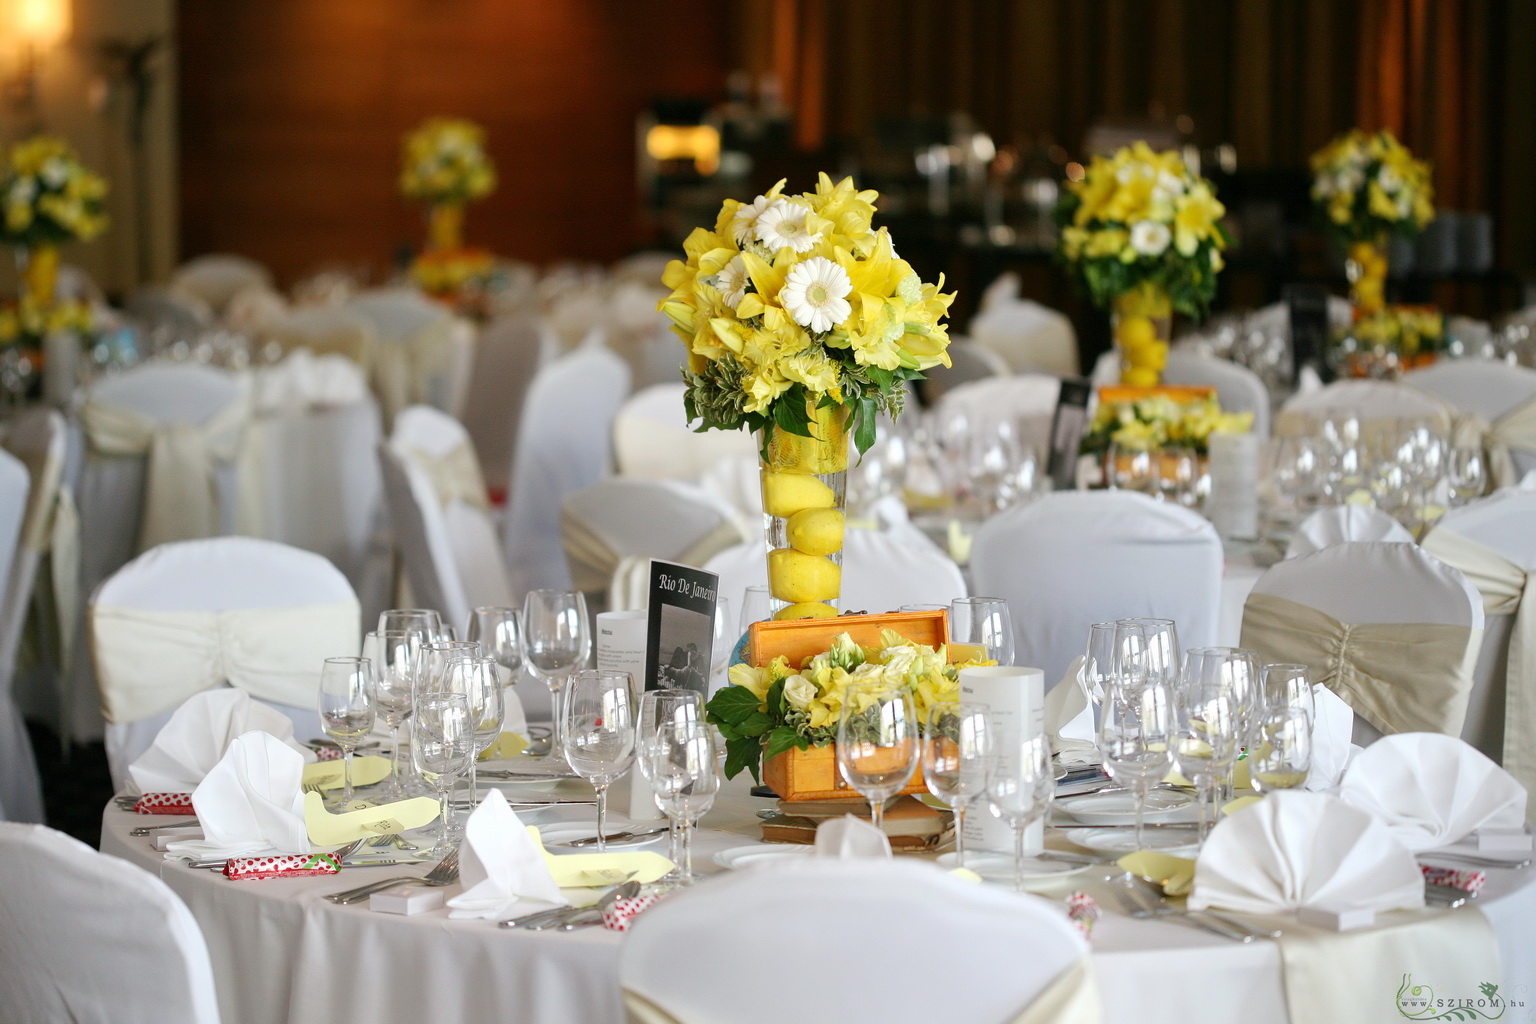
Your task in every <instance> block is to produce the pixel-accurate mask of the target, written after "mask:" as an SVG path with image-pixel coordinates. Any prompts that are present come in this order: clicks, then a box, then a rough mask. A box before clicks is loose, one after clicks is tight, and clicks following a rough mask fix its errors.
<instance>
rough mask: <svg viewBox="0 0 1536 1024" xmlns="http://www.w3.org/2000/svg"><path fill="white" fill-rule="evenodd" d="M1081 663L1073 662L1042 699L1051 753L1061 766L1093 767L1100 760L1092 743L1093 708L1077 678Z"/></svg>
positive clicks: (1081, 660) (1079, 658)
mask: <svg viewBox="0 0 1536 1024" xmlns="http://www.w3.org/2000/svg"><path fill="white" fill-rule="evenodd" d="M1082 670H1083V659H1082V658H1081V657H1078V658H1077V659H1076V660H1075V661H1073V662H1072V665H1071V667H1070V668H1068V669H1067V674H1066V675H1064V676H1062V677H1061V681H1060V682H1059V683H1057V684H1056V685H1055V686H1053V687H1051V690H1050V692H1049V693H1047V694H1046V695H1045V727H1046V730H1047V732H1048V733H1049V735H1050V739H1051V750H1052V751H1053V752H1055V753H1056V754H1057V756H1058V757H1059V758H1060V759H1061V763H1062V764H1064V765H1069V764H1093V763H1094V762H1096V761H1098V760H1099V748H1098V746H1097V745H1096V744H1095V743H1094V728H1093V708H1092V707H1091V706H1089V704H1088V695H1087V691H1086V689H1085V687H1084V686H1083V684H1082V682H1081V680H1080V679H1079V675H1080V674H1081V672H1082Z"/></svg>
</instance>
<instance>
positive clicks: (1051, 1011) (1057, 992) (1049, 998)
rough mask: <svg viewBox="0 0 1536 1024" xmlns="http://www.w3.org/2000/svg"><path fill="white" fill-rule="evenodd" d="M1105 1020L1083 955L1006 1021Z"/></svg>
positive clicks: (639, 1011) (637, 1002)
mask: <svg viewBox="0 0 1536 1024" xmlns="http://www.w3.org/2000/svg"><path fill="white" fill-rule="evenodd" d="M1485 927H1486V925H1485ZM624 1012H625V1018H626V1019H627V1020H628V1022H629V1024H710V1022H708V1021H685V1020H683V1019H682V1018H680V1017H676V1016H673V1014H672V1013H671V1012H669V1011H667V1010H664V1009H662V1008H661V1007H660V1006H657V1005H656V1004H655V1003H653V1002H651V1001H650V1000H649V999H647V998H645V996H642V995H641V994H640V993H638V992H635V991H633V990H631V989H625V990H624ZM1103 1019H1104V1011H1103V1007H1102V1006H1101V1005H1100V1003H1099V990H1098V987H1097V985H1096V984H1095V983H1094V979H1093V961H1092V960H1090V959H1089V958H1088V957H1083V958H1082V959H1081V960H1079V961H1077V963H1075V964H1073V965H1072V966H1071V967H1068V968H1067V969H1066V970H1064V971H1062V972H1061V973H1060V974H1058V975H1057V976H1056V977H1055V978H1054V979H1053V980H1052V981H1051V983H1050V984H1049V985H1047V986H1046V987H1045V989H1044V990H1042V991H1041V992H1040V994H1039V995H1037V996H1035V998H1034V1000H1033V1001H1032V1002H1031V1003H1030V1004H1029V1005H1028V1006H1027V1007H1025V1008H1024V1010H1023V1011H1021V1012H1020V1013H1019V1014H1018V1015H1017V1016H1015V1017H1012V1018H1010V1019H1009V1020H1007V1021H1004V1022H1003V1024H1099V1022H1100V1021H1102V1020H1103ZM1293 1019H1299V1018H1293ZM1362 1019H1363V1018H1362Z"/></svg>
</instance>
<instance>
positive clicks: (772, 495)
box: [758, 400, 848, 619]
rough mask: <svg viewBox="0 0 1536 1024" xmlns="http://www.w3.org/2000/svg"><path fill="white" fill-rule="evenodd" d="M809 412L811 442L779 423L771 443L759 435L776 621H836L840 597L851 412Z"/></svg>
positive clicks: (770, 585) (829, 408)
mask: <svg viewBox="0 0 1536 1024" xmlns="http://www.w3.org/2000/svg"><path fill="white" fill-rule="evenodd" d="M813 402H814V400H813ZM809 412H810V418H811V428H810V429H811V433H812V434H813V435H815V436H814V437H801V436H800V435H798V434H791V433H789V432H788V431H786V430H783V429H781V428H779V427H776V426H771V427H768V428H767V430H768V437H767V438H766V444H764V438H763V437H762V435H761V434H759V436H758V443H759V447H760V449H761V450H762V453H763V461H762V464H761V470H762V487H763V530H764V535H765V537H766V540H767V542H768V589H769V592H770V594H771V595H772V598H773V607H774V616H773V617H774V618H775V619H808V618H831V617H833V616H835V615H837V614H838V607H837V604H838V598H839V596H840V595H841V593H842V582H843V527H844V500H843V495H844V485H845V482H846V477H847V474H848V432H847V424H848V410H847V409H846V408H844V407H843V406H841V405H831V406H827V407H825V408H819V409H818V408H814V407H812V408H810V409H809Z"/></svg>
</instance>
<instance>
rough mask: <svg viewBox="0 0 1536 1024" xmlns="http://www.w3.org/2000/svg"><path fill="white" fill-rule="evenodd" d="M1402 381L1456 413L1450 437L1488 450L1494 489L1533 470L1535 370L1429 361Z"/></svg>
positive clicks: (1469, 361)
mask: <svg viewBox="0 0 1536 1024" xmlns="http://www.w3.org/2000/svg"><path fill="white" fill-rule="evenodd" d="M1403 383H1404V384H1407V385H1409V386H1411V387H1415V388H1418V389H1419V390H1420V391H1423V392H1426V393H1427V394H1430V395H1433V396H1434V397H1436V398H1438V399H1440V400H1441V401H1442V402H1444V403H1445V404H1446V405H1448V406H1450V407H1451V408H1452V409H1454V410H1455V411H1456V415H1457V422H1456V439H1457V441H1458V442H1459V443H1463V444H1466V443H1471V444H1480V445H1482V446H1483V447H1484V448H1486V449H1487V452H1488V471H1489V478H1490V480H1491V481H1492V482H1493V486H1494V487H1513V486H1514V485H1515V484H1516V483H1518V482H1519V481H1520V478H1521V477H1522V476H1524V475H1525V474H1526V473H1528V472H1530V471H1531V470H1532V469H1536V370H1532V369H1529V368H1527V367H1524V366H1510V365H1508V364H1507V363H1501V362H1492V361H1488V360H1482V359H1456V360H1445V361H1442V362H1438V363H1435V364H1434V365H1433V366H1428V367H1425V368H1424V369H1422V370H1414V371H1413V372H1412V373H1408V374H1404V376H1403Z"/></svg>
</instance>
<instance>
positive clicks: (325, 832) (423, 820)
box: [304, 793, 438, 846]
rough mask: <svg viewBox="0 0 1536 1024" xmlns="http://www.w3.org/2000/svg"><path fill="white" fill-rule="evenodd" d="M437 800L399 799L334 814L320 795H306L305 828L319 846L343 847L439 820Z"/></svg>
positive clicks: (422, 798)
mask: <svg viewBox="0 0 1536 1024" xmlns="http://www.w3.org/2000/svg"><path fill="white" fill-rule="evenodd" d="M437 812H438V805H437V801H436V800H434V799H433V798H432V797H429V796H417V797H412V798H411V799H409V800H398V801H396V802H395V803H392V804H382V805H380V806H378V807H364V808H361V809H359V810H355V811H343V812H341V813H340V814H332V813H331V812H330V811H327V810H326V809H325V801H324V799H322V798H321V796H320V794H319V793H305V794H304V827H305V828H306V829H307V830H308V831H309V841H310V842H312V843H314V844H315V845H316V846H341V845H343V844H345V843H350V842H352V841H353V840H355V839H364V838H366V837H368V836H383V835H389V834H390V833H391V832H405V831H408V830H410V829H413V828H420V827H421V826H423V825H425V824H427V823H428V822H430V821H431V820H432V819H433V818H436V817H437Z"/></svg>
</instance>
